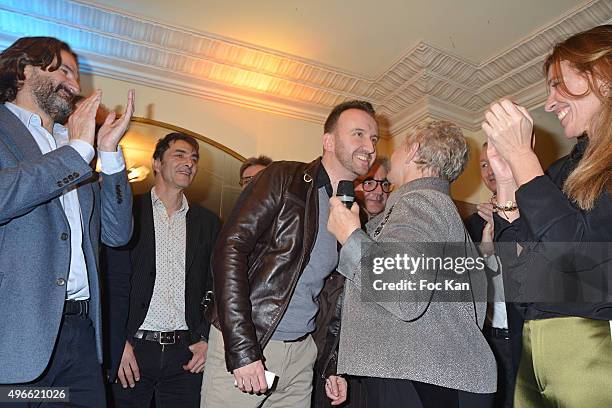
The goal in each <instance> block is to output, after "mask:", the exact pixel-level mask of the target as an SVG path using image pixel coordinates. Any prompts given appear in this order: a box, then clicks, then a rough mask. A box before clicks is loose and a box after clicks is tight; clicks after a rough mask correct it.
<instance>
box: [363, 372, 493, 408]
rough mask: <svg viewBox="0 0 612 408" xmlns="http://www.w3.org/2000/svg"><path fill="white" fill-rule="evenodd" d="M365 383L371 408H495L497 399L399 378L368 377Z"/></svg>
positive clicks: (491, 395)
mask: <svg viewBox="0 0 612 408" xmlns="http://www.w3.org/2000/svg"><path fill="white" fill-rule="evenodd" d="M365 384H366V387H367V396H368V408H388V407H393V408H402V407H406V408H492V407H493V402H494V396H495V394H475V393H471V392H466V391H461V390H455V389H452V388H445V387H440V386H438V385H433V384H426V383H422V382H419V381H411V380H400V379H395V378H376V377H366V378H365Z"/></svg>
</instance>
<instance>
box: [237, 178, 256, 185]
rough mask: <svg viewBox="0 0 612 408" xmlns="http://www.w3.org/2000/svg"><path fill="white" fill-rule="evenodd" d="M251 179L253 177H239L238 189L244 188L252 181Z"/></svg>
mask: <svg viewBox="0 0 612 408" xmlns="http://www.w3.org/2000/svg"><path fill="white" fill-rule="evenodd" d="M253 177H255V176H244V177H241V178H240V182H239V184H240V187H244V186H246V185H247V184H249V183H250V182H251V181H252V180H253Z"/></svg>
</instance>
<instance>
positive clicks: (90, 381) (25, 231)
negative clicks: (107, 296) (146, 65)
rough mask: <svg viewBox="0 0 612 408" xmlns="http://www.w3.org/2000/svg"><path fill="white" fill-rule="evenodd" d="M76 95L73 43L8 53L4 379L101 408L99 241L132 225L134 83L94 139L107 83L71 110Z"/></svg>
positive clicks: (1, 288)
mask: <svg viewBox="0 0 612 408" xmlns="http://www.w3.org/2000/svg"><path fill="white" fill-rule="evenodd" d="M79 92H80V86H79V72H78V63H77V57H76V55H75V54H74V53H73V52H72V50H71V49H70V47H69V46H68V45H67V44H66V43H64V42H61V41H59V40H57V39H55V38H49V37H24V38H20V39H19V40H17V41H16V42H15V43H14V44H13V45H11V46H10V47H9V48H7V49H6V50H4V51H3V52H2V54H0V103H1V104H0V191H2V194H1V195H0V333H2V336H0V361H1V362H2V363H1V364H0V383H4V384H24V383H28V384H27V385H28V386H34V387H50V386H53V387H67V388H69V389H70V390H69V392H70V393H69V400H70V402H71V404H74V405H80V406H88V407H94V406H101V407H102V406H105V402H104V388H103V381H102V375H101V368H100V361H101V333H100V321H101V319H100V293H99V285H98V281H99V279H98V271H97V268H98V267H97V265H98V250H99V241H100V238H101V239H102V241H103V242H104V243H106V244H108V245H112V246H117V245H122V244H125V243H126V242H127V241H128V240H129V238H130V234H131V230H132V216H131V202H132V196H131V192H130V189H129V186H128V181H127V176H126V171H125V164H124V161H123V157H122V154H121V150H120V149H119V148H118V143H119V141H120V140H121V138H122V137H123V134H124V133H125V131H126V129H127V127H128V124H129V120H130V118H131V116H132V112H133V92H132V91H130V93H129V97H128V103H127V106H126V112H125V114H124V115H123V116H122V117H121V118H119V119H116V118H115V115H114V113H111V114H110V115H109V116H108V117H107V119H106V121H105V122H104V124H103V125H102V127H101V128H100V130H99V132H98V134H97V136H96V134H95V114H96V111H97V109H98V106H99V104H100V99H101V92H100V91H97V92H95V93H94V94H93V95H91V96H90V97H88V98H86V99H85V100H84V101H83V103H82V104H81V105H79V107H78V108H77V109H74V105H73V100H74V97H75V95H76V94H78V93H79ZM73 110H74V112H73ZM66 121H67V122H68V125H67V127H64V126H63V125H62V124H64V123H66ZM96 142H97V143H96ZM94 144H97V148H98V155H99V157H100V161H101V167H102V174H100V175H98V174H97V173H96V172H94V170H93V168H92V166H91V165H90V162H91V161H92V159H93V158H94V155H95V150H94V147H93V146H94ZM96 356H97V358H96ZM19 406H22V405H19Z"/></svg>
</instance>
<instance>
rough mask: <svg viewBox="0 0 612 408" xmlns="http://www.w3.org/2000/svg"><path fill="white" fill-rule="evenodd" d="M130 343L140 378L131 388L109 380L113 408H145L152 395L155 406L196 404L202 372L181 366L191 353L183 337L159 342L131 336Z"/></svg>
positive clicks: (189, 358) (198, 401)
mask: <svg viewBox="0 0 612 408" xmlns="http://www.w3.org/2000/svg"><path fill="white" fill-rule="evenodd" d="M132 344H133V348H134V355H135V356H136V362H137V363H138V368H139V370H140V381H137V382H136V385H135V387H134V388H129V386H128V388H123V387H122V385H121V383H115V384H113V386H112V387H113V398H114V404H115V407H116V408H123V407H144V408H148V407H149V406H150V405H151V399H152V398H153V396H155V407H156V408H175V407H181V408H182V407H194V408H195V407H199V406H200V389H201V387H202V373H200V374H193V373H191V372H190V371H187V370H184V369H183V365H186V364H187V363H188V362H189V360H191V357H192V356H193V354H192V353H191V350H189V344H188V343H187V341H186V340H181V341H179V342H178V343H176V344H169V345H163V346H162V345H160V344H159V343H156V342H153V341H148V340H142V339H134V340H133V342H132Z"/></svg>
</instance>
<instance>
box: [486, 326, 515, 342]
mask: <svg viewBox="0 0 612 408" xmlns="http://www.w3.org/2000/svg"><path fill="white" fill-rule="evenodd" d="M484 331H485V332H486V333H487V334H488V335H489V336H491V337H496V338H498V339H509V338H510V330H508V329H500V328H497V327H489V326H485V328H484Z"/></svg>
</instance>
